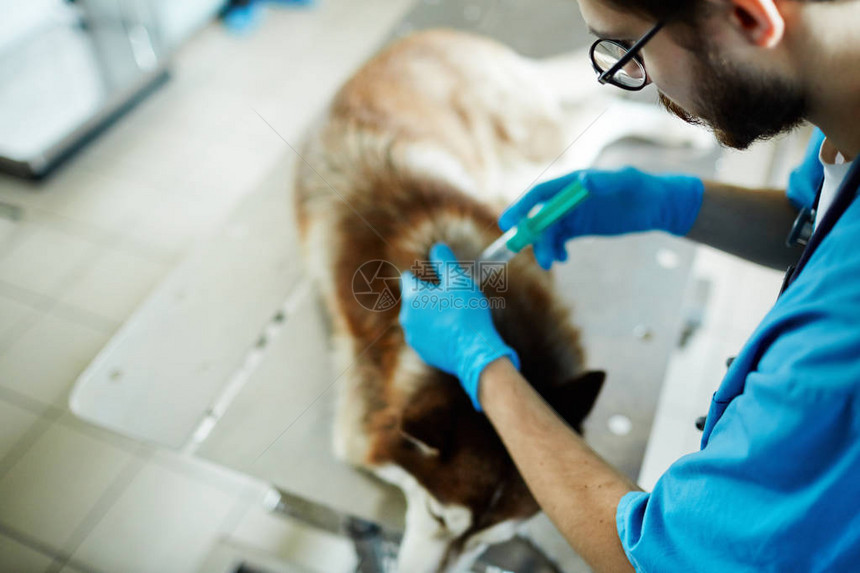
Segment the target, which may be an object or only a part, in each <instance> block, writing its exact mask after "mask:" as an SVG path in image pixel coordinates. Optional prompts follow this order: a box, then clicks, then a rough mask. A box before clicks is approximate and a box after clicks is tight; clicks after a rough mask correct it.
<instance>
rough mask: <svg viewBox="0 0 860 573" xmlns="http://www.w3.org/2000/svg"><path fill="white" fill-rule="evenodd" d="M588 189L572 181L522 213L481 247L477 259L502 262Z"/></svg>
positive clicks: (573, 206)
mask: <svg viewBox="0 0 860 573" xmlns="http://www.w3.org/2000/svg"><path fill="white" fill-rule="evenodd" d="M586 197H588V190H587V189H586V188H585V187H583V186H582V183H580V182H579V181H573V182H571V183H570V184H568V185H567V186H566V187H564V188H563V189H562V190H561V191H559V192H558V193H556V194H555V196H553V197H552V199H550V200H549V201H547V202H546V203H544V204H543V206H541V207H540V208H539V209H538V211H537V213H535V214H534V215H528V216H526V217H524V218H523V219H522V220H521V221H520V222H519V223H517V225H516V226H515V227H511V228H510V229H509V230H508V231H507V232H506V233H505V234H504V235H502V236H501V237H499V238H498V239H496V240H495V241H493V244H491V245H490V246H489V247H487V248H486V249H484V252H483V253H481V256H480V257H479V260H481V261H494V262H505V261H509V260H511V259H512V258H513V257H514V255H516V254H517V253H519V252H520V251H521V250H523V249H524V248H526V247H527V246H529V245H531V244H532V243H534V242H535V241H537V240H538V239H539V238H540V236H541V235H542V234H543V232H544V231H545V230H546V229H548V228H549V227H550V226H552V225H553V224H554V223H556V222H557V221H558V220H559V219H561V218H562V217H564V216H565V215H567V214H568V213H570V212H571V211H573V210H574V209H576V207H578V206H579V204H580V203H582V201H583V200H585V198H586Z"/></svg>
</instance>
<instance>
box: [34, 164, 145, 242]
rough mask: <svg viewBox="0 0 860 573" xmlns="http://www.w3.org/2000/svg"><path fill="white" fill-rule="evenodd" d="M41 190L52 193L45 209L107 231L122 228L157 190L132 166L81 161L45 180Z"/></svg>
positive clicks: (115, 230)
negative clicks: (113, 166) (120, 168)
mask: <svg viewBox="0 0 860 573" xmlns="http://www.w3.org/2000/svg"><path fill="white" fill-rule="evenodd" d="M42 192H43V193H46V194H53V195H55V197H54V198H53V200H52V201H51V203H50V204H49V205H47V206H46V207H43V208H44V209H47V210H49V211H50V212H52V213H55V214H58V215H62V216H64V217H68V218H69V219H72V220H74V221H77V222H80V223H82V224H86V225H92V226H95V227H98V228H100V229H104V230H107V231H110V232H117V231H121V230H123V229H124V228H125V227H126V226H127V225H128V224H129V223H130V222H131V221H133V220H134V216H135V213H136V212H137V211H138V210H140V209H142V208H144V207H145V206H146V205H147V202H148V201H151V197H152V196H153V195H155V194H156V192H155V191H154V190H153V189H152V188H151V187H148V186H147V185H146V184H144V183H143V182H141V181H140V180H139V177H137V176H136V173H135V171H133V170H126V171H124V172H122V171H118V170H112V169H110V165H105V164H94V165H93V164H89V163H86V162H83V161H81V162H77V163H75V164H73V165H71V166H69V168H68V170H67V171H64V172H63V173H61V174H59V175H58V176H57V178H56V179H52V180H50V181H48V183H47V184H46V185H45V189H44V190H43V191H42Z"/></svg>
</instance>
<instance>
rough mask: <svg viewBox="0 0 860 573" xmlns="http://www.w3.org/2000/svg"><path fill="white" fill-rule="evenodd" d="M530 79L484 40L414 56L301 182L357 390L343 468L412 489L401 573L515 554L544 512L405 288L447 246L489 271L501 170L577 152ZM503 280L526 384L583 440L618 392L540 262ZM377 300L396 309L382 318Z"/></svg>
mask: <svg viewBox="0 0 860 573" xmlns="http://www.w3.org/2000/svg"><path fill="white" fill-rule="evenodd" d="M532 74H533V70H532V69H531V68H530V67H529V64H528V61H527V60H524V59H522V58H520V57H519V56H517V55H516V54H514V53H513V52H510V51H509V50H507V49H505V48H503V47H501V46H498V45H497V44H494V43H492V42H489V41H487V40H484V39H480V38H476V37H473V36H468V35H465V34H460V33H454V32H446V31H436V32H429V33H423V34H418V35H415V36H413V37H411V38H408V39H406V40H404V41H401V42H399V43H397V44H395V45H394V46H392V47H391V48H389V49H388V50H386V51H384V52H382V53H381V54H380V55H379V56H377V57H376V58H374V59H373V60H371V61H370V62H369V63H368V64H367V65H366V66H365V67H364V68H363V69H362V70H361V71H360V72H359V73H358V74H357V75H356V76H355V77H354V78H353V79H352V80H350V82H348V83H347V84H346V85H345V86H344V87H343V88H342V90H341V91H340V92H339V93H338V95H337V96H336V98H335V100H334V101H333V103H332V105H331V107H330V109H329V111H328V114H327V115H326V117H324V118H323V120H322V121H321V123H320V124H318V125H317V126H316V127H315V128H314V130H313V131H312V133H311V135H310V138H309V140H308V143H307V145H306V146H305V148H304V152H303V158H304V162H303V163H302V164H301V166H300V169H299V173H298V176H297V184H296V203H297V213H298V223H299V227H300V232H301V236H302V239H303V248H304V254H305V258H306V263H307V267H308V270H309V272H310V273H311V274H312V275H313V277H314V279H315V280H316V281H317V284H318V286H319V288H320V291H321V294H322V296H323V298H324V301H325V303H326V306H327V308H328V310H329V314H330V317H331V319H332V328H333V338H334V348H335V361H336V363H337V369H336V370H337V372H338V373H343V375H342V376H341V379H340V381H339V383H341V384H342V385H341V387H340V388H339V406H338V412H337V427H336V428H335V442H336V443H335V450H336V453H337V454H338V455H339V456H340V457H341V458H343V459H345V460H347V461H349V462H351V463H353V464H357V465H361V466H364V467H367V468H370V469H373V470H374V471H376V472H377V473H378V474H379V475H381V476H382V477H384V478H385V479H388V480H391V481H394V482H396V483H397V484H398V485H400V486H401V487H402V488H403V489H404V491H405V493H406V495H407V500H408V504H409V505H408V506H409V510H408V514H407V531H406V536H405V538H404V543H403V548H402V551H401V561H400V566H401V570H403V571H409V572H410V573H411V572H417V571H433V570H435V569H436V568H437V566H438V567H443V566H445V564H446V563H448V564H450V562H451V561H452V560H453V558H454V557H455V556H456V555H458V554H460V553H463V552H467V551H469V550H472V549H475V548H477V547H478V546H479V545H480V544H482V543H487V542H494V541H498V540H503V539H504V538H507V537H509V536H510V535H511V533H512V530H511V528H510V524H511V523H515V522H516V520H519V519H523V518H526V517H529V516H530V515H533V514H534V513H535V512H536V511H537V510H538V507H537V504H536V503H535V501H534V499H533V498H532V496H531V495H530V494H529V492H528V490H527V488H526V487H525V484H524V483H523V481H522V478H521V477H520V475H519V473H518V472H517V470H516V468H515V467H514V465H513V462H512V461H511V459H510V457H509V456H508V454H507V452H506V451H505V450H504V447H503V446H502V444H501V442H500V440H499V438H498V437H497V435H496V434H495V432H494V431H493V429H492V427H491V426H490V424H489V422H488V421H487V420H486V418H485V417H484V416H483V415H481V414H478V413H477V412H475V411H474V410H473V409H472V406H471V404H470V402H469V400H468V398H467V396H466V395H465V393H464V392H463V391H462V389H461V388H460V386H459V383H458V382H457V380H456V379H454V378H453V377H451V376H449V375H447V374H444V373H443V372H440V371H438V370H436V369H433V368H431V367H429V366H427V365H426V364H424V363H423V362H422V361H421V360H420V359H419V358H418V356H417V355H416V354H415V353H414V352H413V351H412V350H411V349H410V348H409V347H408V346H407V345H406V343H405V342H404V339H403V333H402V331H401V330H400V328H399V325H398V318H397V317H398V311H399V304H398V303H397V301H398V298H399V282H398V281H397V279H398V276H399V272H400V271H403V270H407V269H412V270H415V269H416V268H420V267H421V262H422V261H426V260H427V258H428V250H429V248H430V246H431V245H433V244H434V243H436V242H440V241H441V242H445V243H447V244H448V245H450V246H451V248H452V249H453V251H454V252H455V254H456V255H457V256H458V258H459V259H460V260H461V261H463V262H465V263H466V264H468V262H469V261H475V260H476V258H477V256H478V254H479V252H480V251H481V250H482V248H483V247H485V246H486V245H488V244H489V243H490V242H492V241H493V240H494V239H496V238H497V237H498V236H499V234H500V232H499V230H498V227H497V224H496V221H497V219H498V215H499V211H500V208H501V207H502V206H503V205H504V203H505V201H506V200H507V199H506V198H505V197H504V194H503V193H499V192H497V186H498V185H499V184H500V183H499V181H501V180H502V179H503V177H504V169H503V168H502V167H503V166H510V165H512V164H520V165H522V164H529V163H533V162H539V161H550V160H552V159H553V158H554V157H555V156H556V155H557V154H558V153H559V152H560V150H561V148H562V147H563V143H564V140H563V136H562V132H561V130H560V128H559V125H558V123H559V117H558V115H559V107H558V105H559V103H558V101H556V100H555V99H553V97H552V94H550V93H548V92H544V91H542V90H541V88H540V87H539V86H540V82H539V81H537V80H536V78H534V77H532ZM526 82H531V85H533V86H534V87H533V88H529V87H528V86H529V83H526ZM491 270H493V271H494V272H495V274H493V275H492V276H490V277H489V278H488V279H487V280H486V281H484V282H483V283H482V289H483V290H484V293H485V294H486V295H487V298H488V299H489V300H490V301H493V302H494V303H495V304H494V308H493V319H494V322H495V324H496V327H497V329H498V330H499V332H500V334H501V336H502V337H503V338H504V339H505V341H506V342H507V343H508V344H510V345H511V346H512V347H513V348H515V349H516V351H517V353H518V354H519V356H520V357H521V361H522V368H521V371H522V373H523V375H524V376H525V377H526V379H527V380H529V381H530V383H532V384H533V385H534V386H535V388H536V389H537V390H538V391H539V392H540V393H541V394H542V395H543V396H544V397H545V398H546V399H547V400H548V402H550V404H552V405H553V406H554V407H555V408H556V409H557V410H558V411H559V413H560V414H561V415H562V416H563V417H565V419H566V420H567V421H568V422H569V423H570V424H571V425H572V426H573V427H574V428H576V429H579V425H580V422H581V421H582V419H583V417H584V416H585V415H586V414H587V412H588V410H589V409H590V408H591V405H592V404H593V402H594V399H595V398H596V395H597V392H598V391H599V388H600V385H601V383H602V380H603V377H602V374H583V356H582V351H581V349H580V346H579V344H578V336H577V332H576V330H575V329H574V328H573V327H572V326H571V324H570V322H569V311H568V309H566V308H565V307H564V305H562V304H561V303H560V302H559V300H558V299H557V298H556V296H555V295H554V293H553V289H552V280H551V276H550V275H549V274H548V273H545V272H543V271H541V270H540V269H539V267H538V266H537V264H536V263H535V261H534V259H533V257H532V256H531V255H530V254H524V255H520V256H519V257H517V258H516V259H514V260H513V261H511V262H510V263H508V264H507V266H506V267H505V268H499V269H491ZM476 272H477V271H476ZM479 279H480V277H479ZM368 293H376V294H378V295H383V298H381V299H376V300H375V301H374V302H373V304H368V301H367V300H362V299H361V297H362V296H365V295H366V294H368ZM385 295H391V297H390V298H384V296H385ZM429 302H430V301H428V303H429Z"/></svg>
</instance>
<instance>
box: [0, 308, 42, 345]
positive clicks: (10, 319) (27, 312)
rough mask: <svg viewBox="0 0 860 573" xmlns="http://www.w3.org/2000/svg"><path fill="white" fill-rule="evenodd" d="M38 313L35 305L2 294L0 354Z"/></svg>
mask: <svg viewBox="0 0 860 573" xmlns="http://www.w3.org/2000/svg"><path fill="white" fill-rule="evenodd" d="M37 314H38V311H37V310H36V308H34V307H33V305H30V304H25V303H23V302H20V301H18V300H16V299H14V298H11V297H8V296H3V295H2V294H0V352H2V349H3V348H4V347H5V346H6V345H7V343H8V342H9V339H10V338H11V337H13V336H15V335H16V334H17V333H18V332H19V329H21V328H25V327H26V326H25V325H26V324H27V323H28V322H30V321H32V320H33V319H34V318H35V317H36V315H37Z"/></svg>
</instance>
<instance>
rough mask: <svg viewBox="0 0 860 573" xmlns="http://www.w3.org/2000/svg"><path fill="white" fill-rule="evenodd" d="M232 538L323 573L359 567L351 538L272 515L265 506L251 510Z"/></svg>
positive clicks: (344, 572)
mask: <svg viewBox="0 0 860 573" xmlns="http://www.w3.org/2000/svg"><path fill="white" fill-rule="evenodd" d="M231 539H234V540H236V541H238V542H240V543H242V544H245V545H248V546H250V547H255V548H257V549H260V550H263V551H265V552H267V553H270V554H272V555H274V556H276V557H279V558H281V559H284V560H288V561H290V562H291V563H295V564H296V565H299V566H301V567H304V568H306V569H308V570H310V571H317V572H319V573H341V572H342V573H346V572H348V571H354V570H355V568H356V566H357V565H358V562H357V558H356V555H355V550H354V549H353V546H352V542H351V541H349V540H348V539H347V538H345V537H341V536H337V535H333V534H331V533H327V532H325V531H321V530H319V529H315V528H312V527H309V526H306V525H304V524H302V523H300V522H298V521H296V520H294V519H290V518H287V517H285V516H282V515H278V514H272V513H270V512H268V511H267V510H265V509H264V508H263V507H261V506H254V507H251V509H250V510H249V511H248V513H247V514H246V515H245V517H244V519H243V520H242V521H241V523H240V524H239V526H238V527H237V528H236V530H235V531H234V532H233V534H232V535H231Z"/></svg>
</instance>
